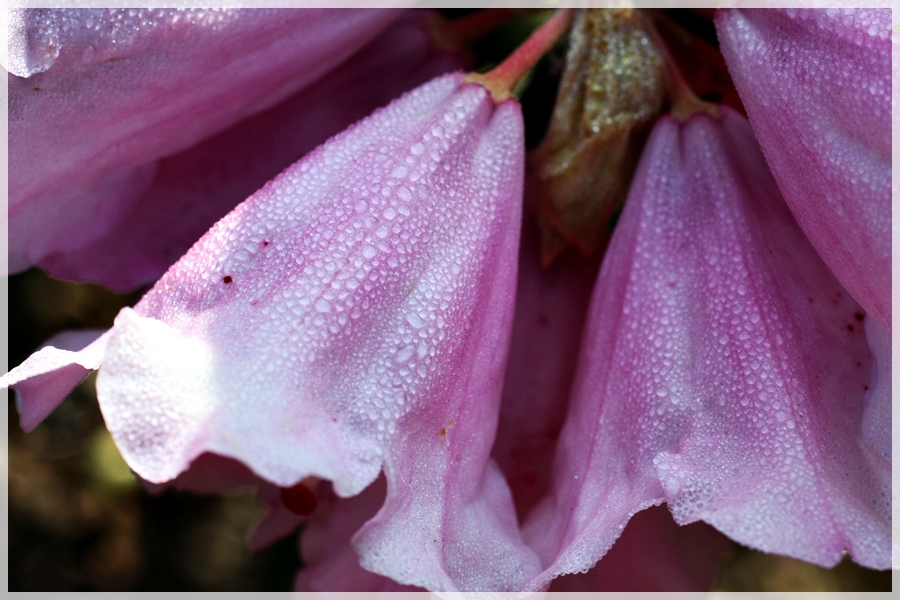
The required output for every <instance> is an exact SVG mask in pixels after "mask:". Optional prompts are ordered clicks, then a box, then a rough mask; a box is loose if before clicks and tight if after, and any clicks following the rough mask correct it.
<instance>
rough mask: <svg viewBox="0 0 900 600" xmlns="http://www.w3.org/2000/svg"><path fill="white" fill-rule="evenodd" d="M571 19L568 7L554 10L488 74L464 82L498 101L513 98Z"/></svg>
mask: <svg viewBox="0 0 900 600" xmlns="http://www.w3.org/2000/svg"><path fill="white" fill-rule="evenodd" d="M571 18H572V9H571V8H562V9H559V10H557V11H556V12H555V13H554V14H553V16H552V17H550V18H549V19H547V20H546V21H544V24H543V25H541V26H540V27H538V28H537V29H536V30H535V31H534V33H532V34H531V36H530V37H529V38H528V39H527V40H525V43H523V44H522V45H521V46H519V47H518V48H516V50H515V52H513V53H512V54H510V55H509V56H508V57H507V59H506V60H504V61H503V62H502V63H500V64H499V65H497V66H496V67H494V68H493V69H492V70H490V71H488V72H487V73H484V74H481V73H471V74H469V76H468V77H467V78H466V79H467V80H468V81H471V82H474V83H479V84H481V85H483V86H484V87H486V88H487V89H488V91H490V92H491V95H492V96H493V97H494V100H495V101H497V102H502V101H503V100H506V99H507V98H510V97H512V91H513V89H514V88H515V87H516V85H517V84H518V83H519V81H521V80H522V78H523V77H525V75H526V74H527V73H528V71H530V70H531V69H532V68H533V67H534V65H535V64H537V61H538V60H540V58H541V57H542V56H543V55H544V54H546V53H547V51H549V50H550V49H551V48H552V47H553V44H555V43H556V40H558V39H559V38H560V37H561V36H562V35H563V34H564V33H565V32H566V31H567V30H568V28H569V21H570V20H571Z"/></svg>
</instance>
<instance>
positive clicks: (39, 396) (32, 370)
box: [0, 330, 109, 431]
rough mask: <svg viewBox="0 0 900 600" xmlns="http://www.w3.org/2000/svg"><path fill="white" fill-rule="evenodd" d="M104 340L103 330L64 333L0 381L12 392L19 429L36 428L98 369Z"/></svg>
mask: <svg viewBox="0 0 900 600" xmlns="http://www.w3.org/2000/svg"><path fill="white" fill-rule="evenodd" d="M108 339H109V335H108V334H107V333H104V331H103V330H84V331H64V332H62V333H60V334H58V335H55V336H54V337H52V338H50V339H49V340H47V342H46V343H45V344H44V346H43V347H42V348H41V349H39V350H38V351H37V352H35V353H34V354H32V355H31V356H30V357H28V359H27V360H26V361H25V362H23V363H22V364H21V365H19V366H18V367H16V368H15V369H13V370H12V371H10V372H9V373H7V374H6V375H4V376H3V377H0V388H7V387H12V388H15V390H16V407H17V408H18V409H19V416H20V419H21V425H22V429H24V430H25V431H31V430H32V429H34V428H35V427H37V426H38V424H39V423H40V422H41V421H43V420H44V419H45V418H46V417H47V415H49V414H50V413H51V412H53V409H55V408H56V407H57V406H59V403H60V402H62V401H63V399H64V398H65V397H66V396H67V395H68V394H69V392H71V391H72V388H74V387H75V386H76V385H78V384H79V383H80V382H81V380H82V379H84V378H85V377H87V376H88V375H89V374H90V373H91V371H95V370H96V369H97V368H98V367H99V366H100V363H101V362H102V360H103V353H104V351H105V350H106V342H107V340H108Z"/></svg>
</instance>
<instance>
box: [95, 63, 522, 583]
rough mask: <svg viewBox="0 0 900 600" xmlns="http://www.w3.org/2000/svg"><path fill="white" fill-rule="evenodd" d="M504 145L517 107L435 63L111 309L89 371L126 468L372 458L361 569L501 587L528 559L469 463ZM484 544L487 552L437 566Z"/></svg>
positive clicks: (485, 399) (494, 493)
mask: <svg viewBox="0 0 900 600" xmlns="http://www.w3.org/2000/svg"><path fill="white" fill-rule="evenodd" d="M523 162H524V149H523V127H522V120H521V111H520V109H519V106H518V103H516V102H515V101H508V102H504V103H501V104H499V105H498V104H495V103H494V101H493V100H492V99H491V97H490V95H489V94H488V92H487V91H486V90H485V89H484V88H482V87H481V86H479V85H471V84H463V82H462V75H461V74H453V75H449V76H445V77H442V78H438V79H436V80H434V81H432V82H430V83H428V84H426V85H424V86H422V87H420V88H418V89H417V90H414V91H413V92H410V93H409V94H407V95H406V96H404V97H402V98H401V99H399V100H397V101H395V102H394V103H393V104H391V105H390V106H388V107H387V108H385V109H383V110H381V111H379V112H376V113H375V114H374V115H373V116H371V117H370V118H368V119H366V120H363V121H361V122H360V123H358V124H357V125H355V126H354V127H352V128H351V129H349V130H348V131H346V132H344V133H342V134H340V135H339V136H337V137H335V138H333V139H332V140H331V141H329V142H328V143H326V144H325V145H323V146H321V147H320V148H319V149H317V150H316V151H315V152H313V153H312V154H310V155H308V156H307V157H306V158H305V159H304V160H302V161H300V162H299V163H297V164H296V165H294V166H292V167H291V168H289V169H288V170H287V171H285V172H284V173H283V174H282V175H280V176H279V177H278V178H276V179H275V180H273V181H272V182H270V183H269V184H268V185H266V186H265V187H264V188H263V189H262V190H260V191H259V192H258V193H257V194H255V195H254V196H252V197H251V198H250V199H248V200H247V202H245V203H243V204H241V205H240V206H239V207H238V208H236V209H235V210H234V211H233V212H232V213H230V214H229V215H228V216H226V217H225V218H224V219H222V220H221V221H219V222H218V223H217V224H216V225H215V226H214V227H213V228H212V229H211V230H210V232H209V233H208V234H207V235H206V236H204V237H203V238H202V239H201V240H200V241H199V242H198V243H197V244H196V245H195V246H194V247H193V248H192V249H191V250H190V251H189V252H188V253H187V254H186V255H185V256H184V257H183V258H182V259H181V260H180V261H179V262H178V263H177V264H176V265H175V266H174V267H173V268H172V269H170V270H169V272H168V273H167V274H166V275H165V276H163V278H162V279H161V280H160V281H159V282H158V283H157V285H156V286H155V287H154V288H153V289H152V290H150V292H148V293H147V295H146V296H145V297H144V298H143V299H142V300H141V302H140V303H139V304H138V305H137V306H136V307H135V309H134V310H131V309H126V310H123V311H122V312H121V313H120V315H119V317H118V318H117V320H116V324H115V327H114V331H113V334H112V336H111V338H110V342H109V346H108V348H107V353H106V356H105V357H104V367H103V369H102V371H101V373H100V375H99V377H98V384H97V385H98V395H99V399H100V405H101V409H102V410H103V413H104V417H105V418H106V421H107V425H108V427H109V429H110V431H111V432H112V434H113V437H114V439H115V440H116V442H117V444H118V445H119V447H120V449H121V450H122V453H123V456H124V457H125V459H126V461H127V462H128V463H129V465H130V466H131V467H132V468H133V469H134V470H135V471H136V472H137V473H138V474H140V475H141V476H143V477H145V478H146V479H149V480H150V481H162V480H166V479H170V478H172V477H174V476H176V475H177V474H178V473H180V472H181V471H183V470H184V469H185V468H186V467H187V465H188V464H189V463H190V461H191V460H192V459H193V458H194V457H196V456H198V455H199V454H200V453H202V452H205V451H209V452H215V453H217V454H220V455H223V456H231V457H234V458H237V459H239V460H241V461H242V462H244V463H245V464H247V465H248V466H249V467H251V468H252V469H253V470H254V472H256V473H257V474H258V475H260V476H261V477H264V478H265V479H267V480H269V481H272V482H273V483H275V484H277V485H291V484H293V483H296V482H297V481H299V480H302V479H305V478H306V477H308V476H311V475H315V476H317V477H320V478H322V479H328V480H331V481H332V482H333V484H334V487H335V490H336V492H337V493H338V494H339V495H341V496H350V495H354V494H357V493H359V492H360V491H362V490H363V489H364V488H365V487H366V486H368V485H369V484H370V483H371V482H372V481H373V480H374V479H375V477H376V476H377V475H378V473H379V472H380V471H381V469H382V466H384V469H385V471H386V473H387V478H388V495H387V502H386V505H385V507H384V509H383V510H382V511H381V512H380V513H379V515H378V516H377V517H376V519H375V520H374V521H373V522H371V523H370V524H369V525H368V526H367V527H366V528H365V529H364V530H363V531H362V532H361V534H360V537H359V538H358V539H357V546H356V547H357V549H358V551H360V553H361V554H362V555H363V560H364V563H363V564H366V566H367V568H370V569H372V570H377V571H379V572H381V574H383V575H388V576H390V577H392V578H393V579H395V580H398V581H401V582H403V583H410V584H420V585H423V587H431V588H435V589H461V588H464V587H469V586H470V585H473V586H474V587H477V588H479V589H511V588H516V587H518V586H519V585H520V584H521V582H522V580H523V578H527V577H530V576H531V575H533V572H532V573H528V572H527V570H528V569H529V568H532V569H535V570H536V567H537V565H536V559H533V557H532V559H531V562H530V563H529V561H528V560H527V558H528V557H529V555H530V551H529V550H528V549H527V548H526V547H525V546H524V544H523V543H522V541H521V539H520V537H519V532H518V529H517V527H516V523H515V514H514V509H513V506H512V502H511V499H510V497H509V491H508V489H507V487H506V484H505V482H504V481H503V478H502V476H501V475H500V474H499V471H498V470H497V469H496V467H494V466H493V465H491V464H490V463H488V462H487V461H488V454H489V451H490V446H491V443H492V441H493V435H494V429H495V426H496V415H497V410H498V406H499V401H500V391H501V390H500V386H501V383H502V373H503V369H504V366H505V362H506V352H507V345H508V342H509V333H510V326H511V320H512V309H513V300H514V286H515V276H516V255H517V249H518V232H519V224H520V219H521V193H522V188H521V186H522V183H521V182H522V177H523ZM451 421H453V422H452V423H451ZM442 429H446V431H445V434H443V435H442V434H441V430H442ZM463 456H465V460H462V457H463ZM435 494H437V495H439V496H441V501H440V502H437V503H433V502H432V500H433V499H434V495H435ZM412 507H417V508H418V509H419V510H418V512H417V511H416V510H411V509H412ZM410 532H412V533H414V534H415V536H414V537H410V535H409V533H410ZM398 534H401V535H398ZM460 536H463V537H460ZM466 536H467V537H466ZM434 540H438V541H437V542H435V541H434ZM366 548H368V549H369V550H371V551H372V552H368V551H367V550H366ZM376 548H377V551H376ZM378 552H380V554H379V553H378ZM485 552H493V553H497V554H498V555H502V556H507V557H509V559H508V563H507V564H506V565H503V566H504V567H509V568H508V569H503V568H497V569H494V570H484V569H480V568H477V561H476V562H474V563H470V564H471V565H475V567H474V571H475V572H474V573H472V572H469V571H467V570H466V569H468V568H469V567H463V570H462V571H460V572H457V571H455V570H454V569H456V568H457V566H458V563H460V562H461V561H468V560H469V559H470V558H471V557H472V556H478V554H479V553H485ZM523 556H524V557H525V559H523V558H522V557H523ZM367 558H368V560H369V562H365V561H366V560H367ZM420 558H425V559H427V560H426V563H425V565H424V567H423V569H422V570H421V571H419V570H416V569H413V570H410V569H409V568H408V567H409V566H410V562H409V561H410V560H418V559H420ZM454 561H456V562H454ZM445 565H447V568H448V569H449V570H450V572H449V573H448V572H446V571H445V570H444V566H445ZM498 567H499V565H498ZM477 577H482V579H477ZM473 582H475V583H474V584H473Z"/></svg>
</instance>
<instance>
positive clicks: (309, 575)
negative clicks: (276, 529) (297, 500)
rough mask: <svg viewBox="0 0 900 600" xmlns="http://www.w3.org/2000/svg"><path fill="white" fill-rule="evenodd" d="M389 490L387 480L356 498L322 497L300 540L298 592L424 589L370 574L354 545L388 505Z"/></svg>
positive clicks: (378, 482)
mask: <svg viewBox="0 0 900 600" xmlns="http://www.w3.org/2000/svg"><path fill="white" fill-rule="evenodd" d="M386 491H387V486H386V481H385V478H384V477H379V478H378V479H376V480H375V482H374V483H372V485H370V486H369V487H367V488H366V489H365V490H363V492H362V493H361V494H359V495H357V496H354V497H353V498H347V499H341V498H338V497H337V496H336V495H335V493H334V492H333V491H331V490H328V491H327V492H325V493H323V494H321V495H322V496H323V498H322V502H320V504H319V507H318V508H317V509H316V512H315V513H314V514H313V516H312V517H311V518H310V521H309V523H308V524H307V526H306V528H305V529H304V530H303V534H302V536H301V537H300V556H301V558H302V559H303V565H304V567H303V568H302V569H301V570H300V572H299V573H297V578H296V579H295V580H294V590H295V591H298V592H411V591H417V590H420V588H416V587H412V586H407V585H402V584H399V583H396V582H395V581H393V580H391V579H388V578H387V577H383V576H381V575H376V574H375V573H372V572H370V571H366V570H365V569H363V568H362V567H360V566H359V556H357V554H356V552H354V550H353V547H352V546H351V545H350V540H351V539H352V538H353V534H354V533H356V531H357V530H358V529H359V528H360V527H362V526H363V524H364V523H365V522H366V521H368V520H369V519H371V518H372V517H374V516H375V513H377V512H378V509H379V508H380V507H381V505H382V504H384V498H385V493H386Z"/></svg>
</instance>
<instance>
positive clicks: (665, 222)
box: [524, 107, 891, 589]
mask: <svg viewBox="0 0 900 600" xmlns="http://www.w3.org/2000/svg"><path fill="white" fill-rule="evenodd" d="M871 375H872V358H871V353H870V350H869V347H868V345H867V343H866V323H865V316H864V313H863V311H862V309H861V308H860V307H859V305H858V304H857V303H856V302H855V301H854V300H853V299H852V297H850V295H849V294H848V293H847V292H846V291H844V289H843V288H842V287H841V285H840V284H839V283H838V282H837V280H836V279H835V278H834V276H833V275H832V273H831V272H830V270H829V269H828V267H827V266H826V265H825V264H824V263H823V262H822V260H821V259H820V258H819V256H818V255H817V254H816V252H815V250H814V249H813V248H812V246H811V245H810V244H809V242H808V241H807V240H806V238H805V236H804V235H803V233H802V232H801V230H800V229H799V227H798V226H797V224H796V222H795V221H794V219H793V217H792V216H791V213H790V212H789V210H788V208H787V205H786V204H785V203H784V201H783V199H782V198H781V195H780V193H779V190H778V187H777V185H776V183H775V181H774V180H773V179H772V177H771V175H769V171H768V169H767V166H766V162H765V159H764V158H763V155H762V153H761V152H760V151H759V147H758V146H757V144H756V141H755V139H754V137H753V132H752V131H751V129H750V125H749V123H748V122H747V121H746V120H745V119H744V118H743V117H741V116H740V115H738V114H737V113H735V112H733V111H731V110H730V109H728V108H725V107H722V108H721V113H720V117H719V118H718V119H716V118H713V117H712V116H710V115H708V114H703V113H698V114H695V115H693V116H690V117H688V118H687V120H686V121H685V122H684V123H679V122H678V121H676V120H675V119H674V118H672V117H664V118H663V119H661V120H660V121H659V122H658V123H657V125H656V127H655V128H654V131H653V133H652V134H651V138H650V140H649V142H648V144H647V147H646V149H645V152H644V156H643V158H642V160H641V164H640V166H639V167H638V172H637V175H636V177H635V180H634V183H633V184H632V189H631V192H630V194H629V198H628V200H627V202H626V205H625V209H624V211H623V213H622V216H621V219H620V221H619V223H618V225H617V229H616V232H615V235H614V236H613V239H612V242H611V244H610V247H609V249H608V250H607V254H606V256H605V258H604V262H603V266H602V268H601V273H600V277H599V280H598V282H597V286H596V288H595V291H594V296H593V299H592V304H591V308H590V314H589V318H588V324H587V327H586V331H585V338H584V340H583V345H582V349H581V358H580V364H579V371H578V374H577V375H576V381H575V385H574V392H573V396H572V399H571V401H570V405H569V411H568V415H567V421H566V424H565V427H564V429H563V432H562V435H561V438H560V443H559V445H558V447H557V453H556V457H555V464H554V475H553V483H552V491H551V493H550V494H549V495H548V496H547V497H546V498H545V499H544V500H543V502H542V503H541V504H539V505H538V506H537V508H536V509H535V510H534V511H533V512H532V513H531V515H530V517H529V519H528V521H527V522H526V523H525V525H524V535H525V538H526V540H527V541H528V542H529V544H530V545H531V546H532V547H533V548H534V549H535V550H536V552H537V553H538V555H539V556H540V557H541V560H542V564H543V565H544V567H545V571H544V572H543V573H542V574H541V575H540V576H539V577H537V578H535V579H534V580H533V581H532V582H531V583H530V584H529V588H530V589H538V588H541V587H542V586H544V585H546V583H547V582H548V581H549V580H550V579H551V578H552V577H554V576H557V575H559V574H563V573H569V572H574V571H579V570H582V569H585V568H588V567H590V566H591V565H593V564H594V563H595V562H596V561H597V560H598V559H599V558H600V557H601V556H603V554H604V553H605V552H606V551H607V549H608V548H609V547H610V546H611V545H612V543H613V541H614V540H615V539H616V538H617V537H618V536H619V534H620V532H621V530H622V528H623V527H624V525H625V523H626V522H628V520H629V519H630V518H631V517H632V515H634V514H635V513H637V512H638V511H640V510H642V509H644V508H645V507H647V506H650V505H653V504H658V503H660V502H667V503H668V505H669V507H670V508H671V510H672V513H673V515H674V517H675V519H676V521H677V522H679V523H681V524H686V523H691V522H694V521H698V520H702V521H705V522H707V523H709V524H711V525H713V526H715V527H716V528H717V529H719V530H720V531H721V532H723V533H725V534H726V535H728V536H729V537H730V538H732V539H734V540H736V541H738V542H741V543H743V544H746V545H749V546H751V547H754V548H758V549H761V550H764V551H768V552H775V553H779V554H787V555H790V556H794V557H797V558H801V559H804V560H807V561H810V562H815V563H818V564H822V565H834V564H835V563H837V562H838V561H839V560H840V559H841V557H842V555H843V553H844V552H845V551H846V552H849V553H850V554H851V555H852V556H853V558H854V559H855V560H856V561H857V562H859V563H861V564H863V565H866V566H869V567H873V568H887V567H889V566H890V545H891V544H890V540H891V534H890V481H891V479H890V463H889V462H888V461H887V460H886V459H885V458H884V457H883V456H881V455H880V454H879V453H878V452H876V451H873V447H872V445H871V444H870V443H868V442H867V441H866V435H865V434H864V423H865V422H866V421H867V419H868V418H869V417H868V414H867V413H868V412H870V411H871V408H870V407H872V406H875V405H877V402H871V401H867V399H866V396H867V394H868V393H869V392H867V389H868V388H869V386H870V385H872V381H871Z"/></svg>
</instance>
